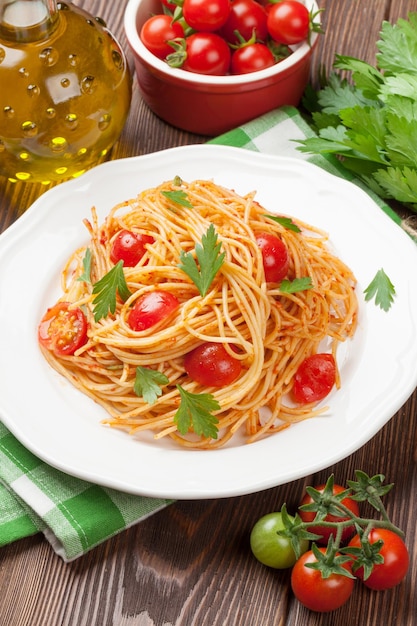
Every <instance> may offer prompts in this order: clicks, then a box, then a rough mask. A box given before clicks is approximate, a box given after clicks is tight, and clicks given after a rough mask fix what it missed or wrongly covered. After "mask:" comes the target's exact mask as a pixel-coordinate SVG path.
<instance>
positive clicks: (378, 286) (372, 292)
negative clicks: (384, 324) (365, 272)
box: [364, 268, 395, 311]
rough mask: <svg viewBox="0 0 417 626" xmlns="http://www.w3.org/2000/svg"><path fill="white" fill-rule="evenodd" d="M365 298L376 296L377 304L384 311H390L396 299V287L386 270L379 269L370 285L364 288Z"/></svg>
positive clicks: (369, 298)
mask: <svg viewBox="0 0 417 626" xmlns="http://www.w3.org/2000/svg"><path fill="white" fill-rule="evenodd" d="M364 294H365V300H367V301H368V300H372V298H375V304H376V305H377V306H379V307H380V308H381V309H383V310H384V311H388V310H389V309H390V307H391V304H392V303H393V301H394V296H395V288H394V285H393V284H392V282H391V281H390V279H389V278H388V276H387V275H386V273H385V272H384V270H383V269H382V268H381V269H379V270H378V271H377V273H376V274H375V276H374V278H373V279H372V280H371V282H370V283H369V285H368V286H367V287H366V289H364Z"/></svg>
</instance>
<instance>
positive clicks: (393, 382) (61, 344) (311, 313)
mask: <svg viewBox="0 0 417 626" xmlns="http://www.w3.org/2000/svg"><path fill="white" fill-rule="evenodd" d="M0 240H1V246H0V260H1V263H0V293H1V294H2V299H1V301H0V342H1V345H2V351H1V354H0V386H1V390H0V416H1V419H2V420H3V421H4V423H5V424H6V426H7V427H8V428H9V429H10V430H11V431H12V432H13V433H14V434H15V435H16V436H17V437H18V438H19V439H20V441H21V442H22V443H23V444H24V445H26V447H28V448H29V449H30V450H32V451H33V452H34V453H35V454H37V455H38V456H39V457H41V458H42V459H44V460H45V461H46V462H48V463H50V464H51V465H53V466H55V467H57V468H59V469H61V470H63V471H65V472H67V473H70V474H72V475H75V476H78V477H80V478H83V479H85V480H89V481H92V482H96V483H100V484H103V485H106V486H109V487H113V488H116V489H121V490H123V491H126V492H130V493H136V494H142V495H148V496H154V497H167V498H190V499H191V498H209V497H228V496H234V495H242V494H245V493H251V492H254V491H259V490H262V489H266V488H269V487H272V486H275V485H278V484H282V483H285V482H288V481H290V480H294V479H297V478H300V477H302V476H305V475H307V474H310V473H312V472H315V471H318V470H319V469H322V468H324V467H327V466H328V465H331V464H332V463H334V462H336V461H338V460H341V459H342V458H344V457H346V456H348V455H349V454H350V453H352V452H353V451H355V450H356V449H358V448H359V447H360V446H361V445H363V444H364V443H366V442H367V441H368V440H369V439H370V438H371V437H372V436H373V435H374V434H375V433H376V432H377V431H378V430H379V429H380V428H381V427H382V426H383V425H384V424H385V423H386V422H387V421H388V420H389V419H390V418H391V417H392V416H393V415H394V414H395V413H396V411H397V410H398V409H399V408H400V407H401V405H402V404H403V403H404V402H405V401H406V400H407V398H408V397H409V395H410V394H411V393H412V391H413V390H414V388H415V386H416V384H417V365H416V364H417V332H416V319H415V310H416V309H417V285H416V283H415V281H414V282H412V281H411V279H410V277H409V276H408V275H407V273H406V271H404V268H407V267H415V266H416V262H417V250H416V246H415V244H414V243H413V242H412V240H411V238H410V237H409V236H408V235H407V234H405V233H404V232H403V231H402V230H401V228H399V227H398V226H397V225H396V224H395V223H394V222H393V221H392V220H391V219H390V218H389V217H388V216H387V215H386V214H385V213H384V212H383V211H382V210H381V209H380V208H379V207H378V206H377V205H376V204H375V203H374V202H373V200H372V199H371V198H370V197H369V196H368V195H367V194H366V193H365V192H364V191H362V190H361V189H360V188H358V187H357V186H355V185H353V184H351V183H348V182H346V181H344V180H342V179H339V178H338V177H335V176H333V175H331V174H329V173H327V172H324V171H323V170H321V169H319V168H317V167H316V166H314V165H311V164H309V163H306V162H304V161H302V160H297V159H288V158H280V157H273V156H268V155H262V154H258V153H252V152H249V151H245V150H240V149H236V148H229V147H223V146H214V145H199V146H187V147H181V148H173V149H170V150H166V151H163V152H158V153H153V154H150V155H146V156H141V157H135V158H131V159H123V160H120V161H113V162H109V163H106V164H103V165H100V166H99V167H97V168H95V169H94V170H91V171H90V172H88V173H86V174H85V175H83V176H82V177H81V178H80V179H77V180H73V181H71V182H68V183H64V184H62V185H60V186H58V187H56V188H54V189H52V190H50V191H48V192H46V193H45V194H44V195H43V196H42V197H41V198H39V200H37V201H36V202H35V203H34V205H33V206H32V207H31V208H30V209H29V210H28V211H27V212H26V213H25V214H24V215H23V216H22V217H21V218H20V219H19V220H18V221H17V222H16V223H15V224H14V225H13V226H12V227H10V228H9V229H8V230H7V231H6V232H5V233H4V234H3V235H2V236H1V238H0ZM382 268H383V272H384V275H385V276H388V277H389V280H390V282H391V284H392V285H393V286H394V288H395V294H394V295H393V301H392V305H391V306H390V307H389V310H383V307H381V306H378V305H377V302H376V301H372V300H370V299H369V298H368V297H367V296H366V288H367V287H368V285H369V284H370V283H371V281H372V279H373V278H374V276H375V275H376V274H377V273H378V271H382ZM393 293H394V291H393ZM3 294H7V297H4V295H3ZM22 359H23V361H24V368H23V369H24V371H26V376H25V383H24V393H22V388H21V385H22V381H21V376H20V375H18V374H17V373H18V372H20V373H22Z"/></svg>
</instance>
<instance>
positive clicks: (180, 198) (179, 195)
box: [161, 189, 193, 209]
mask: <svg viewBox="0 0 417 626" xmlns="http://www.w3.org/2000/svg"><path fill="white" fill-rule="evenodd" d="M161 193H162V195H163V196H165V198H168V200H171V202H174V203H175V204H179V205H181V206H184V207H186V208H187V209H192V208H193V205H192V204H191V202H190V201H189V200H188V196H187V194H186V193H185V191H183V190H182V189H174V190H173V191H161Z"/></svg>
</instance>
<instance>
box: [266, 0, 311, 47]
mask: <svg viewBox="0 0 417 626" xmlns="http://www.w3.org/2000/svg"><path fill="white" fill-rule="evenodd" d="M266 24H267V28H268V32H269V34H270V35H271V37H272V39H274V40H275V41H277V42H278V43H283V44H286V45H291V44H295V43H300V42H301V41H304V39H307V37H308V34H309V30H310V14H309V12H308V9H307V7H306V6H304V4H301V2H298V0H282V2H278V3H277V4H272V5H271V7H269V8H268V11H267V22H266Z"/></svg>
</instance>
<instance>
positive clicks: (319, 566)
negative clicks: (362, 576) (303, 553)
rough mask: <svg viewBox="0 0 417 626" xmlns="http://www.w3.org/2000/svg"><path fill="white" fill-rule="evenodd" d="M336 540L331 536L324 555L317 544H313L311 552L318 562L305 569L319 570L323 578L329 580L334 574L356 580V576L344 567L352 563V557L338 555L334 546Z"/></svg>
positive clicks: (307, 565)
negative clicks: (345, 564)
mask: <svg viewBox="0 0 417 626" xmlns="http://www.w3.org/2000/svg"><path fill="white" fill-rule="evenodd" d="M333 543H334V540H333V537H332V536H330V538H329V541H328V544H327V548H326V551H325V552H324V553H323V552H321V551H320V549H319V548H318V547H317V546H316V544H315V543H313V544H311V550H312V552H313V554H314V556H315V558H316V562H314V561H313V562H311V563H305V567H309V568H311V569H315V570H318V571H319V572H321V575H322V577H323V578H329V577H330V576H331V575H332V574H339V575H340V576H346V577H347V578H355V576H354V575H353V574H352V573H351V572H350V571H349V570H347V569H346V568H345V567H343V564H344V563H347V562H349V561H351V557H349V556H347V555H346V556H345V555H343V554H340V555H339V554H336V553H335V550H334V546H333Z"/></svg>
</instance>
